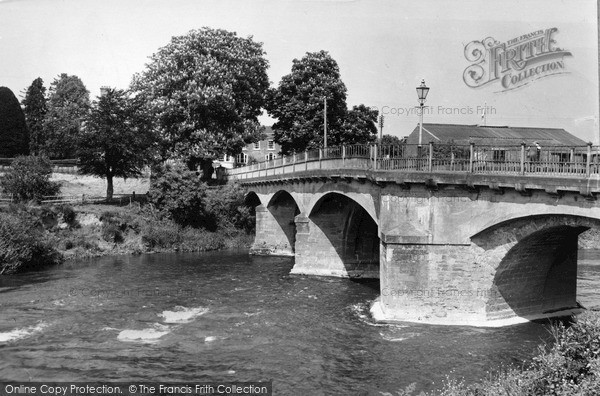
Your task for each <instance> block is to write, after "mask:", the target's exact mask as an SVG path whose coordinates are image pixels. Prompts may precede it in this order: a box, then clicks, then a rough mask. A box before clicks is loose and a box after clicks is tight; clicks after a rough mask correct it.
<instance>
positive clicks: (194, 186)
mask: <svg viewBox="0 0 600 396" xmlns="http://www.w3.org/2000/svg"><path fill="white" fill-rule="evenodd" d="M149 196H150V201H151V202H152V203H153V204H154V205H155V206H156V207H157V208H158V209H159V210H161V212H162V213H164V214H166V215H167V217H168V218H170V219H172V220H173V221H175V223H177V224H178V225H180V226H183V227H188V226H189V227H194V228H204V229H206V230H209V231H215V230H217V229H222V230H232V229H234V228H238V229H243V230H245V231H247V232H249V231H251V230H252V229H253V228H254V217H253V212H252V210H251V209H250V208H249V207H248V206H247V205H246V204H245V201H244V197H245V191H244V189H243V188H242V187H240V185H239V184H236V183H229V184H226V185H222V186H218V187H209V186H208V185H207V184H206V183H204V182H202V180H200V178H199V177H198V175H197V174H196V172H193V171H190V170H187V169H186V168H185V167H183V166H181V165H167V166H165V167H163V168H161V169H159V170H157V173H156V175H155V177H153V179H152V181H151V184H150V191H149Z"/></svg>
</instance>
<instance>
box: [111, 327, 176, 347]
mask: <svg viewBox="0 0 600 396" xmlns="http://www.w3.org/2000/svg"><path fill="white" fill-rule="evenodd" d="M170 332H171V331H170V329H169V326H165V325H162V324H160V323H155V324H154V327H152V328H148V329H142V330H123V331H121V332H120V333H119V335H118V336H117V339H118V340H119V341H125V342H145V343H154V342H158V340H159V338H161V337H162V336H164V335H166V334H169V333H170Z"/></svg>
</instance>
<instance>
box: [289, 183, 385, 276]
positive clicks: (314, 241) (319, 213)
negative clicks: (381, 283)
mask: <svg viewBox="0 0 600 396" xmlns="http://www.w3.org/2000/svg"><path fill="white" fill-rule="evenodd" d="M300 220H301V219H300ZM306 221H307V222H308V229H305V230H304V232H303V235H306V236H305V237H304V238H303V239H302V241H301V242H302V243H301V244H298V243H297V247H298V248H297V256H296V261H297V263H296V264H297V265H296V266H295V267H294V272H302V273H313V272H312V271H311V265H312V263H314V262H317V261H318V262H320V263H321V264H320V267H323V263H325V265H324V266H325V268H328V271H329V273H327V272H326V273H322V274H321V275H338V276H348V277H352V278H379V232H378V225H377V221H376V218H375V217H374V216H373V215H372V214H371V213H369V212H368V211H367V210H366V209H365V208H364V207H363V206H362V205H361V203H359V202H357V201H356V200H354V199H352V198H350V197H348V196H347V195H345V194H341V193H338V192H328V193H326V194H322V195H321V196H320V197H319V199H318V200H316V201H315V202H314V204H313V205H311V210H310V212H307V216H306ZM299 236H300V235H299Z"/></svg>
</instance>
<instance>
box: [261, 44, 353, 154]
mask: <svg viewBox="0 0 600 396" xmlns="http://www.w3.org/2000/svg"><path fill="white" fill-rule="evenodd" d="M325 98H326V100H327V129H328V144H330V145H334V144H335V142H336V141H337V140H339V135H340V131H341V127H342V124H343V122H344V118H345V115H346V111H347V107H346V85H344V83H343V82H342V80H341V76H340V70H339V67H338V65H337V62H336V61H335V60H334V59H333V58H332V57H331V56H330V55H329V53H328V52H326V51H320V52H314V53H310V52H308V53H306V55H305V56H304V57H303V58H302V59H294V60H293V62H292V72H291V73H290V74H287V75H285V76H283V77H282V79H281V82H280V83H279V86H278V87H277V88H276V89H273V90H271V92H270V95H269V101H268V104H267V110H268V111H269V114H270V115H271V116H272V117H274V118H276V119H277V120H278V121H277V122H276V123H275V124H274V125H273V130H274V137H275V141H276V142H277V143H279V144H280V145H281V151H282V152H283V153H285V154H287V153H290V152H292V151H303V150H305V149H311V148H316V147H321V146H322V145H323V139H324V136H323V124H324V122H323V116H324V100H325Z"/></svg>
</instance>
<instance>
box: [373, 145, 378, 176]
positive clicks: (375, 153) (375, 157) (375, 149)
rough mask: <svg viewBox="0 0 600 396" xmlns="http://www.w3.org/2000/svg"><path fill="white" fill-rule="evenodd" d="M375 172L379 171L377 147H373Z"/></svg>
mask: <svg viewBox="0 0 600 396" xmlns="http://www.w3.org/2000/svg"><path fill="white" fill-rule="evenodd" d="M373 170H377V145H376V144H374V145H373Z"/></svg>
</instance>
